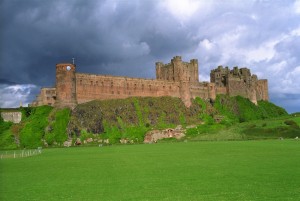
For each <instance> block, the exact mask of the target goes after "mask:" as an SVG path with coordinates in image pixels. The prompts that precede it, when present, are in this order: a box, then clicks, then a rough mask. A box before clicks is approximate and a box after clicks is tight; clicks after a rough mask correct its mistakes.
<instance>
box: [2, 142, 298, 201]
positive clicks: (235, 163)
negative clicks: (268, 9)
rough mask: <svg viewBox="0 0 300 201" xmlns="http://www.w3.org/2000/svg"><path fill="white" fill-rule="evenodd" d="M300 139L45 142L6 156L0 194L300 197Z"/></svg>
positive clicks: (9, 197) (125, 197) (97, 197)
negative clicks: (28, 152)
mask: <svg viewBox="0 0 300 201" xmlns="http://www.w3.org/2000/svg"><path fill="white" fill-rule="evenodd" d="M299 157H300V149H299V141H296V140H283V141H280V140H268V141H222V142H188V143H183V142H182V143H166V144H152V145H132V146H107V147H86V148H68V149H46V150H43V153H42V154H41V155H38V156H35V157H29V158H19V159H5V160H4V159H3V160H0V167H1V171H0V180H1V186H0V200H2V201H8V200H14V201H18V200H22V201H26V200H266V201H267V200H272V201H273V200H298V199H299V197H300V189H299V186H300V180H299V179H297V178H299V177H300V172H299V165H300V164H299Z"/></svg>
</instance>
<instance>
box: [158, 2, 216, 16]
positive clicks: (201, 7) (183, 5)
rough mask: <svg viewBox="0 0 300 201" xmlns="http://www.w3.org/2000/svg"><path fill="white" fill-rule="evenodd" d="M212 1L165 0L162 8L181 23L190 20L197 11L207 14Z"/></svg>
mask: <svg viewBox="0 0 300 201" xmlns="http://www.w3.org/2000/svg"><path fill="white" fill-rule="evenodd" d="M210 3H211V1H200V0H165V1H162V3H161V5H162V8H163V9H164V10H166V11H168V12H169V13H171V14H172V15H173V16H174V17H175V18H177V19H178V20H180V21H185V20H189V19H190V18H191V17H192V16H193V15H194V14H195V13H196V12H197V11H199V12H207V11H208V10H209V7H210Z"/></svg>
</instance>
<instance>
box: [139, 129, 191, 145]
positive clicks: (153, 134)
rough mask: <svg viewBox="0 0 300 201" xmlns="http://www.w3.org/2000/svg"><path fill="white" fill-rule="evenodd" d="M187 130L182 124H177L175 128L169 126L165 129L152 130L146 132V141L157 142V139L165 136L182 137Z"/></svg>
mask: <svg viewBox="0 0 300 201" xmlns="http://www.w3.org/2000/svg"><path fill="white" fill-rule="evenodd" d="M184 133H185V130H184V129H183V128H182V127H181V126H177V127H176V128H175V129H173V128H168V129H165V130H152V131H149V132H147V133H146V135H145V138H144V143H155V142H157V140H160V139H164V138H176V139H180V138H182V137H184V136H185V134H184Z"/></svg>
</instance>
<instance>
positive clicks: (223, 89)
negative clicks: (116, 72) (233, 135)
mask: <svg viewBox="0 0 300 201" xmlns="http://www.w3.org/2000/svg"><path fill="white" fill-rule="evenodd" d="M155 67H156V79H142V78H131V77H120V76H111V75H97V74H88V73H77V72H76V65H74V64H70V63H61V64H57V65H56V87H55V88H42V90H41V93H40V95H38V96H37V99H36V101H34V102H33V103H32V106H38V105H46V104H48V105H54V106H56V107H70V108H73V107H75V105H76V104H80V103H84V102H88V101H92V100H106V99H122V98H127V97H133V96H142V97H146V96H149V97H158V96H172V97H179V98H181V99H182V101H183V102H184V103H185V105H186V106H188V107H189V106H190V105H191V99H192V98H196V97H200V98H203V99H205V100H214V99H215V98H216V95H217V94H228V95H230V96H236V95H241V96H243V97H246V98H249V99H250V100H251V101H252V102H253V103H257V100H268V99H269V97H268V83H267V80H258V78H257V76H256V75H254V74H253V75H251V72H250V70H249V69H248V68H240V69H239V68H238V67H234V68H233V69H232V70H230V69H229V68H228V67H223V66H218V67H217V68H216V69H213V70H211V73H210V82H199V70H198V69H199V67H198V60H197V59H191V60H190V62H184V61H182V58H181V56H175V57H173V59H171V62H170V63H167V64H164V63H163V62H156V63H155Z"/></svg>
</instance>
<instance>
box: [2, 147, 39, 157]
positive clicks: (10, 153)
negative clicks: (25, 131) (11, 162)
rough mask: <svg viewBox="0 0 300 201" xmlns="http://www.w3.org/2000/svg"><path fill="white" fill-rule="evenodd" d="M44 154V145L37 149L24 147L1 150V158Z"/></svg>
mask: <svg viewBox="0 0 300 201" xmlns="http://www.w3.org/2000/svg"><path fill="white" fill-rule="evenodd" d="M39 154H42V147H38V148H37V149H23V150H1V151H0V158H1V159H5V158H25V157H31V156H36V155H39Z"/></svg>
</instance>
